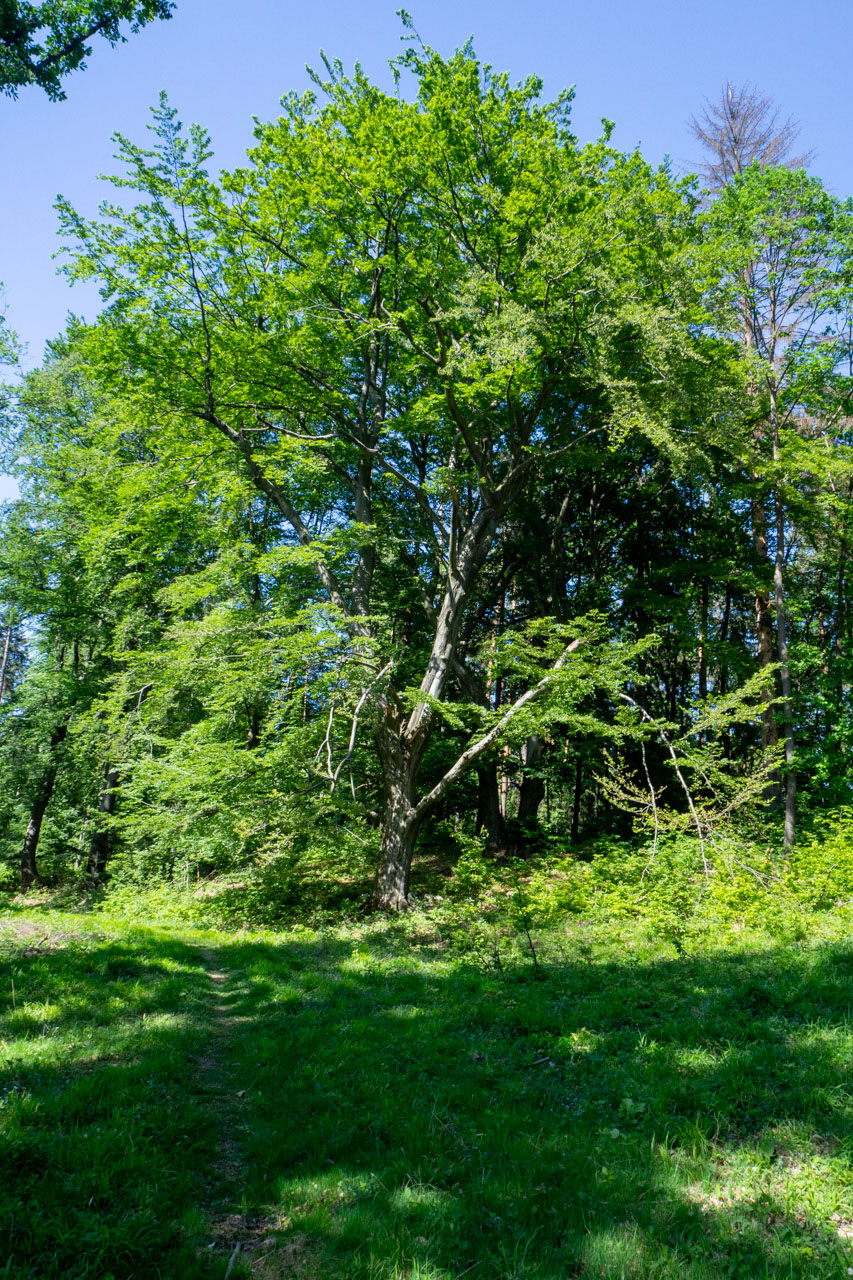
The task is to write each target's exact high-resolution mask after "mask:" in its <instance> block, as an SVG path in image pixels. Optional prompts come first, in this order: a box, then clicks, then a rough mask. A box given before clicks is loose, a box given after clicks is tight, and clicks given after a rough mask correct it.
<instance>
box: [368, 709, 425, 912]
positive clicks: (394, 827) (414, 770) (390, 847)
mask: <svg viewBox="0 0 853 1280" xmlns="http://www.w3.org/2000/svg"><path fill="white" fill-rule="evenodd" d="M377 747H378V749H379V756H380V759H381V760H382V770H383V774H384V786H385V806H384V812H383V814H382V840H381V843H380V846H379V864H378V866H377V868H376V885H375V888H374V892H373V901H374V905H375V906H376V907H378V908H379V909H380V910H381V911H405V910H406V909H407V908H408V907H410V906H411V899H410V897H409V876H410V875H411V870H412V854H413V853H414V849H415V838H416V836H417V834H418V826H419V825H420V824H419V823H418V822H416V821H415V818H414V808H415V789H416V786H417V775H418V772H419V765H420V760H419V758H413V757H412V756H411V754H410V753H409V752H408V751H407V750H406V747H405V745H404V743H403V742H402V741H401V739H400V734H399V720H398V718H397V714H396V712H395V710H393V709H390V708H389V710H388V714H387V715H386V717H385V719H384V721H383V724H382V725H381V727H380V729H379V731H378V734H377Z"/></svg>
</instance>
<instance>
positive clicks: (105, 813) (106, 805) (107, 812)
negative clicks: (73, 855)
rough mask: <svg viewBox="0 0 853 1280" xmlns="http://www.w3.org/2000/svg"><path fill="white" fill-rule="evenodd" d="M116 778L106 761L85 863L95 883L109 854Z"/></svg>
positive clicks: (116, 771) (111, 767)
mask: <svg viewBox="0 0 853 1280" xmlns="http://www.w3.org/2000/svg"><path fill="white" fill-rule="evenodd" d="M118 777H119V775H118V769H116V768H115V766H114V765H111V764H110V763H109V761H108V762H107V764H106V765H105V766H104V785H103V787H102V788H101V794H100V795H99V796H98V808H97V812H96V815H95V824H94V829H93V831H92V838H91V840H90V841H89V857H88V859H87V862H86V870H87V872H88V875H89V877H90V879H91V880H93V881H95V882H97V881H98V880H100V879H101V878H102V877H103V874H104V871H105V869H106V865H107V862H108V860H109V856H110V852H111V846H112V831H111V830H110V822H109V820H110V818H111V817H112V815H113V813H114V811H115V806H116V797H117V787H118Z"/></svg>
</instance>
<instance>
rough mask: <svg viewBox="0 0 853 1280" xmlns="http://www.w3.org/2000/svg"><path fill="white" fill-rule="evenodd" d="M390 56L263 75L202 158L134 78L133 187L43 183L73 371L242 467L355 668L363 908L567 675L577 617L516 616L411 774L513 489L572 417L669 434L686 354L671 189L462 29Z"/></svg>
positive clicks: (695, 345) (684, 394)
mask: <svg viewBox="0 0 853 1280" xmlns="http://www.w3.org/2000/svg"><path fill="white" fill-rule="evenodd" d="M404 68H408V70H409V71H411V72H412V73H413V74H414V76H415V80H416V85H417V91H418V96H417V100H416V101H415V102H413V103H410V102H406V101H404V100H403V99H402V98H401V97H392V96H389V95H385V94H383V93H382V92H380V91H379V90H378V89H377V88H376V87H375V86H373V85H371V84H370V83H369V82H368V81H367V79H366V78H365V77H364V76H363V75H362V74H361V72H357V73H356V75H355V76H354V77H353V78H347V77H346V76H344V74H343V72H342V70H341V68H340V67H339V66H338V65H336V64H329V66H328V68H327V78H326V79H325V81H324V82H322V84H320V85H319V87H320V88H321V89H322V92H323V94H324V96H325V98H326V104H325V105H324V106H318V104H317V101H316V99H315V96H314V95H313V94H309V95H307V96H305V97H302V98H297V97H290V98H288V99H286V100H285V108H286V114H285V116H284V118H283V119H282V120H280V121H278V122H277V123H274V124H272V125H263V126H259V127H258V129H257V144H256V147H255V149H254V150H253V152H252V153H251V156H250V164H249V166H248V167H247V168H245V169H242V170H239V171H237V172H236V173H233V174H230V175H226V176H225V177H224V179H223V182H222V185H221V186H217V185H216V184H214V183H213V182H212V181H211V180H210V178H209V177H208V174H207V172H206V169H205V165H206V161H207V159H208V157H209V148H208V144H207V140H206V138H205V136H204V134H203V133H202V132H201V131H200V130H197V129H196V130H192V131H191V133H190V137H189V140H188V139H187V138H186V137H185V136H184V135H183V134H182V133H181V131H180V129H179V126H178V124H177V122H176V119H175V115H174V112H173V111H171V110H170V109H169V108H168V107H167V106H166V104H163V105H162V106H161V108H160V109H159V111H158V112H157V113H156V129H157V134H158V147H157V149H156V150H155V151H146V150H143V149H142V148H139V147H136V146H134V145H132V144H131V143H129V142H127V141H122V142H121V144H120V145H121V151H122V156H123V158H124V160H125V161H126V163H127V166H128V172H127V174H126V175H125V176H124V177H122V178H120V179H118V180H117V182H118V185H119V186H120V187H121V188H125V189H131V190H135V191H137V192H139V193H141V195H142V196H143V199H144V201H145V203H144V204H142V205H140V206H139V207H138V208H137V209H135V210H129V211H125V210H124V209H122V208H119V207H117V206H114V205H112V206H105V207H104V209H103V210H102V216H101V218H99V219H98V220H97V221H95V222H87V221H85V220H84V219H82V218H81V217H79V216H78V215H77V214H76V213H74V212H73V211H72V210H71V209H70V208H69V207H68V206H67V205H63V206H62V215H63V219H64V222H65V226H66V230H67V231H68V232H69V233H70V235H71V236H73V237H74V238H75V239H76V240H77V241H78V245H79V248H78V250H77V255H76V265H75V267H74V270H75V272H76V274H78V275H81V276H94V277H98V278H100V279H101V280H102V281H103V286H104V293H105V297H106V298H107V299H108V302H109V306H108V308H107V310H106V311H105V313H104V315H103V317H102V319H101V321H100V322H99V324H98V325H97V326H95V327H93V328H92V329H91V330H90V331H89V333H88V334H87V335H86V336H85V337H84V339H83V346H84V348H85V350H86V352H87V357H88V359H89V361H90V363H91V364H92V366H93V368H95V369H96V370H97V376H98V377H100V378H101V379H103V380H104V382H105V384H109V386H110V389H111V392H112V393H113V394H116V395H118V394H120V395H121V397H122V398H123V400H124V402H125V403H126V404H127V405H128V406H129V407H130V406H132V408H131V410H130V411H132V412H134V413H136V414H138V415H139V416H140V417H145V418H147V419H149V420H151V421H154V422H156V423H157V424H158V427H159V430H160V431H162V432H165V433H173V434H174V436H175V438H176V439H179V440H180V447H181V449H182V450H183V453H184V456H185V457H186V458H188V459H191V458H193V457H197V458H199V459H200V458H201V457H202V456H208V455H209V454H210V453H211V451H213V453H215V454H216V456H217V457H218V458H219V459H220V460H221V465H222V466H227V467H232V466H234V465H235V463H236V464H238V465H239V466H240V467H241V468H242V471H243V474H244V475H245V476H246V477H248V479H249V480H250V481H251V483H252V484H253V485H254V487H255V489H256V491H257V492H258V494H259V495H262V497H263V499H265V500H266V502H267V503H268V504H269V506H270V507H271V508H272V509H274V510H275V511H277V512H278V513H279V515H280V516H281V517H282V518H283V521H284V523H285V525H286V527H287V529H288V531H289V532H288V541H289V543H290V547H291V551H290V554H291V555H292V556H294V557H298V558H299V560H300V563H302V564H303V565H306V566H312V570H313V574H314V581H315V588H314V590H315V592H316V598H317V599H318V600H322V601H323V602H324V604H325V608H326V616H327V619H328V624H329V625H330V626H334V627H336V628H337V629H338V631H339V632H340V633H341V634H343V635H346V636H347V637H348V638H349V643H350V644H351V646H352V651H353V653H354V655H355V656H356V657H357V658H358V661H360V662H361V663H362V664H363V669H364V670H366V672H367V673H368V674H367V675H366V677H365V679H364V683H363V687H362V692H361V697H360V699H359V708H360V714H361V716H362V719H363V720H367V721H368V722H369V723H371V725H372V730H373V734H374V739H375V742H376V748H377V752H378V755H379V758H380V761H381V765H382V771H383V778H384V793H385V798H384V813H383V818H382V848H381V853H380V860H379V868H378V875H377V888H376V900H377V902H378V904H379V905H381V906H383V907H386V908H395V907H399V906H401V905H405V904H406V902H407V901H408V886H409V870H410V864H411V857H412V850H413V847H414V841H415V838H416V835H417V832H418V829H419V827H420V826H421V824H422V822H423V820H424V818H425V817H426V816H427V814H428V813H430V812H431V811H432V809H433V808H434V807H435V805H436V804H437V803H438V802H439V800H440V799H441V798H442V797H443V796H444V795H445V794H446V792H447V791H448V789H449V788H450V787H451V786H452V785H453V784H454V783H455V782H456V781H457V779H459V778H460V777H461V776H462V774H463V773H464V772H465V771H466V770H467V769H468V768H469V767H472V766H474V765H475V764H476V763H478V761H479V760H481V759H483V758H484V757H485V755H486V753H487V751H488V750H489V748H490V746H491V745H492V744H493V743H494V742H496V741H497V739H498V737H499V735H500V734H501V732H503V731H504V730H505V729H506V728H508V727H509V726H510V725H512V724H515V723H517V722H519V723H520V722H521V721H522V720H523V718H524V717H525V716H526V715H527V709H528V707H529V706H530V705H531V703H532V702H533V701H534V700H535V699H536V698H537V697H542V696H544V695H546V694H547V692H548V691H549V690H552V691H559V694H560V697H562V698H564V699H565V700H566V704H567V706H570V705H571V700H572V697H573V695H572V692H571V688H572V681H577V682H578V685H579V686H583V687H584V688H588V687H589V683H590V681H591V680H592V679H593V674H592V670H591V667H590V663H591V662H592V658H591V657H581V656H580V652H581V651H582V642H583V640H584V636H585V631H584V628H583V626H582V625H580V626H577V627H575V630H574V632H573V631H572V630H571V628H569V629H568V630H566V629H565V628H564V629H563V630H561V629H560V627H559V626H558V625H551V626H550V629H549V630H547V629H546V630H542V628H540V629H539V630H538V632H536V634H535V635H532V636H531V639H530V642H529V643H528V644H526V646H522V647H523V651H524V653H525V654H526V655H527V656H526V658H525V661H526V663H527V667H526V670H525V672H524V676H523V678H521V679H519V681H518V682H517V689H518V693H517V696H516V698H515V701H514V702H513V703H511V704H510V705H509V706H507V705H504V706H502V707H501V708H500V710H499V711H498V710H493V711H491V712H489V711H488V710H487V709H486V708H485V707H483V706H482V705H479V706H478V705H476V703H474V705H470V706H469V710H468V711H467V712H466V713H465V714H466V715H468V717H469V719H468V724H469V728H468V735H469V742H468V745H467V746H464V749H463V750H461V751H460V753H459V754H458V755H457V757H456V758H455V759H454V760H452V761H451V762H450V763H449V765H448V766H447V767H445V768H444V769H443V771H441V772H440V773H439V776H437V777H435V778H434V780H433V779H431V785H429V786H428V787H427V788H426V789H425V790H423V791H421V790H420V789H419V779H420V775H421V771H422V767H423V764H424V759H425V755H426V753H427V750H428V748H429V747H430V743H431V739H432V736H433V731H434V729H435V727H436V725H437V724H438V723H440V721H441V717H442V716H443V715H444V714H445V713H444V711H443V710H442V708H443V707H444V706H446V704H447V701H448V698H449V697H450V694H451V690H452V689H453V687H454V684H456V683H457V682H459V684H461V685H463V686H464V684H465V682H467V681H474V682H476V683H478V684H480V686H481V687H482V684H483V678H484V672H483V666H482V664H481V660H480V656H479V654H478V652H477V650H476V647H474V645H473V643H472V644H470V645H469V644H467V643H466V637H467V636H469V635H471V636H472V642H473V640H474V639H475V638H476V637H474V636H473V635H472V633H471V632H470V630H469V629H468V628H467V627H466V620H467V618H468V617H469V615H470V611H471V610H472V609H473V608H475V607H476V608H480V607H482V606H483V604H484V603H486V602H485V601H483V599H482V598H481V597H480V595H479V593H480V592H481V590H482V589H483V588H484V587H485V586H486V584H487V583H488V582H489V581H490V580H493V579H490V577H489V575H488V574H486V573H484V570H485V568H486V566H487V565H488V564H489V563H491V561H492V560H493V559H494V556H495V548H496V540H497V537H498V532H499V530H500V529H501V528H502V526H503V524H504V522H505V521H506V520H507V519H508V516H509V513H510V511H511V509H512V506H513V504H514V503H515V502H517V501H518V500H519V498H520V496H521V495H522V494H523V493H524V492H526V491H527V490H528V489H529V488H530V487H531V486H533V485H542V484H548V483H550V482H551V479H552V477H553V476H554V475H555V474H556V473H557V472H558V470H559V468H560V467H561V466H563V465H565V462H566V459H567V458H568V457H569V456H570V455H571V453H572V451H573V450H576V449H577V447H578V445H579V443H580V442H581V441H582V440H584V439H586V438H589V437H595V438H596V439H597V440H598V442H599V449H600V448H604V447H606V442H607V440H608V439H609V438H610V437H611V436H613V435H614V433H615V435H616V436H617V437H618V436H619V434H620V433H629V434H630V433H636V434H638V435H645V436H646V437H647V438H648V439H649V440H650V441H651V442H653V447H654V448H656V449H658V450H661V451H666V450H668V449H672V450H673V451H674V452H675V453H678V452H679V450H682V451H683V449H684V444H683V437H684V436H685V435H686V434H690V435H694V434H695V433H696V432H697V431H698V430H699V429H700V423H701V421H702V420H703V418H704V416H705V415H704V413H700V412H698V410H697V400H696V395H697V394H699V395H700V398H701V396H702V395H705V396H707V395H709V394H710V393H709V391H708V388H709V387H710V386H712V385H713V381H714V379H713V377H712V376H710V362H709V361H708V360H707V359H706V358H705V355H706V354H707V353H705V352H704V350H703V343H704V338H703V335H702V333H701V330H700V329H699V328H698V327H697V326H695V325H693V324H692V321H693V320H694V319H695V318H696V315H697V311H696V305H697V286H696V284H695V282H694V280H693V278H692V275H691V271H690V268H689V264H688V254H687V248H688V246H689V245H690V244H691V243H692V239H693V235H694V220H693V203H692V201H691V199H690V197H689V196H688V194H687V193H686V191H685V190H683V189H682V188H681V187H679V185H678V184H677V183H674V182H673V180H672V179H671V178H670V176H669V175H668V174H667V173H666V172H663V171H654V170H651V169H650V168H649V167H648V166H646V165H645V164H644V163H643V162H642V160H641V159H640V158H639V157H638V156H622V155H620V154H618V153H616V152H614V151H613V150H611V149H610V148H609V146H608V145H607V143H606V140H602V141H601V142H599V143H596V144H594V145H591V146H588V147H584V148H579V147H578V146H577V144H576V142H575V140H574V138H573V137H572V135H571V133H570V129H569V120H568V112H569V99H568V97H563V98H561V99H559V100H558V101H557V102H556V103H554V104H552V105H550V106H543V105H541V104H540V103H539V102H538V95H539V91H540V85H539V82H538V81H536V80H535V79H531V80H529V81H527V82H525V83H524V84H522V85H519V86H513V85H512V84H511V83H510V82H509V80H508V79H507V78H506V77H504V76H497V75H494V74H492V73H490V72H488V71H484V70H483V68H481V66H480V65H479V64H478V63H477V61H476V59H475V58H474V55H473V53H472V51H471V50H470V48H466V49H465V50H463V51H461V52H460V53H458V54H457V55H455V56H454V57H453V58H451V59H449V60H443V59H442V58H440V57H439V56H438V55H437V54H435V53H433V52H432V51H430V50H426V49H423V48H411V49H410V51H409V53H408V54H407V56H406V57H405V58H404V59H403V60H402V64H398V70H402V69H404ZM318 83H319V82H318ZM676 368H677V370H678V372H677V376H676V373H675V370H676ZM697 388H699V389H700V390H699V391H698V392H697ZM703 388H704V389H703ZM703 407H704V408H706V407H707V406H703ZM223 448H225V449H227V450H228V451H229V453H228V454H227V455H226V454H224V453H223V452H222V450H223ZM226 457H227V458H228V460H227V461H226ZM401 569H402V570H403V572H402V574H401V572H400V570H401ZM404 615H405V616H408V617H409V619H410V624H407V626H406V628H405V629H404V630H405V635H406V640H405V643H403V642H402V637H401V635H400V628H398V627H397V626H396V624H395V622H394V619H395V618H400V617H402V616H404ZM593 665H594V664H593ZM472 702H473V700H472ZM525 724H527V725H529V728H528V730H527V733H528V736H529V733H530V732H533V729H534V726H533V725H532V724H529V720H527V721H525ZM354 727H355V726H354ZM472 734H473V737H471V735H472Z"/></svg>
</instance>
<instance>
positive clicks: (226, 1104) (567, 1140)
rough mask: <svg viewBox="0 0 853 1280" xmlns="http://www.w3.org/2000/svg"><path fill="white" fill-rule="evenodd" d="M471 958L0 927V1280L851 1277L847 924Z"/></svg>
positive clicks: (396, 930) (845, 919)
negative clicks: (686, 942)
mask: <svg viewBox="0 0 853 1280" xmlns="http://www.w3.org/2000/svg"><path fill="white" fill-rule="evenodd" d="M466 929H467V934H468V936H469V940H470V936H471V933H470V928H467V926H466V925H465V921H464V919H463V920H462V924H461V925H460V922H459V919H458V918H456V920H455V925H454V920H453V919H452V918H451V916H450V915H449V913H448V912H446V911H445V912H444V914H442V904H438V905H437V906H435V907H434V908H432V909H431V910H427V911H416V912H414V913H412V914H410V915H408V916H406V917H404V918H400V919H396V920H386V919H377V918H361V919H359V918H355V917H354V918H352V919H350V920H349V921H341V922H338V923H336V924H335V923H328V922H327V923H324V924H322V925H320V926H318V927H316V928H309V927H306V926H293V927H290V928H289V929H286V930H283V931H281V932H277V933H273V932H254V933H251V932H246V931H231V932H225V931H220V932H212V931H210V930H207V931H202V930H199V929H197V928H193V927H191V926H186V927H185V928H183V929H182V930H177V929H167V928H163V927H154V926H144V925H141V924H138V923H128V922H127V921H123V920H120V919H116V918H114V917H110V916H109V915H108V914H106V913H104V912H86V913H77V912H73V911H56V910H49V909H47V908H43V907H38V906H35V905H34V904H33V903H32V902H30V903H29V904H28V905H21V904H20V901H18V902H17V903H16V902H15V901H14V900H11V899H10V900H9V901H8V902H7V903H6V904H5V906H4V909H3V912H2V923H0V959H2V978H0V1162H2V1171H3V1172H2V1185H0V1277H3V1278H4V1280H6V1278H8V1280H47V1278H48V1277H69V1278H72V1277H73V1278H74V1280H77V1278H81V1280H82V1278H83V1277H87V1278H91V1280H94V1278H95V1277H97V1278H98V1280H110V1277H111V1278H112V1280H130V1278H131V1277H140V1278H141V1277H146V1280H147V1278H150V1277H160V1278H162V1280H184V1278H190V1277H192V1278H195V1277H198V1278H199V1280H201V1278H202V1277H204V1278H209V1280H216V1278H219V1280H224V1277H225V1276H226V1275H228V1276H229V1280H241V1278H243V1280H245V1278H246V1277H250V1276H255V1277H266V1278H267V1280H271V1278H272V1277H282V1278H285V1277H292V1278H293V1280H296V1278H297V1277H299V1278H303V1277H304V1278H306V1280H307V1278H313V1280H403V1277H406V1278H407V1280H461V1278H462V1277H468V1276H470V1277H473V1278H475V1280H485V1278H486V1277H489V1278H490V1280H498V1278H499V1280H561V1278H562V1277H574V1276H583V1277H587V1278H589V1280H592V1278H596V1280H629V1278H630V1280H634V1278H636V1280H640V1278H641V1277H642V1278H644V1280H645V1278H651V1277H661V1278H662V1277H671V1278H672V1280H675V1278H676V1277H677V1278H678V1280H721V1278H722V1277H737V1280H753V1278H758V1277H761V1278H769V1277H773V1278H782V1277H790V1278H791V1280H795V1278H796V1280H800V1278H801V1280H806V1278H808V1280H835V1278H836V1277H846V1276H848V1275H850V1274H853V1023H852V1022H851V992H853V939H851V936H850V914H849V911H838V912H835V913H829V914H826V915H825V916H824V917H823V918H822V919H820V920H817V918H816V921H815V925H814V929H813V931H812V932H811V933H809V934H808V935H807V936H800V935H801V934H802V930H798V931H794V932H791V931H788V932H787V933H786V932H785V931H781V932H780V931H776V932H775V933H774V932H772V931H770V930H768V929H764V930H759V929H751V930H750V929H746V928H744V927H742V926H740V927H734V926H732V927H729V928H727V929H720V930H719V931H718V934H717V936H716V937H710V936H708V937H706V938H705V939H704V940H702V941H701V942H699V941H696V940H694V941H693V942H692V943H691V945H690V946H689V947H687V948H685V947H684V946H683V945H682V946H679V947H675V946H673V944H672V942H671V941H667V940H666V939H664V938H661V936H660V935H659V933H654V932H652V931H650V930H649V929H648V928H647V927H645V926H644V925H642V924H641V923H637V922H631V921H621V922H620V921H616V922H614V921H610V922H605V921H601V920H600V921H598V922H595V921H589V920H587V921H583V920H578V919H567V918H564V919H562V920H559V921H556V922H552V923H551V924H550V925H548V926H543V927H542V928H537V929H535V930H534V931H533V932H530V931H528V930H524V929H522V930H521V931H520V932H518V934H517V935H516V936H514V937H513V938H509V939H507V938H504V940H503V943H502V948H503V949H502V951H499V952H498V953H497V955H496V957H493V958H492V960H490V958H489V954H488V948H485V949H484V948H483V946H481V945H476V946H475V945H473V944H472V945H468V946H467V947H466V946H465V945H463V942H464V937H465V935H466ZM460 939H462V940H463V941H460Z"/></svg>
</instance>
